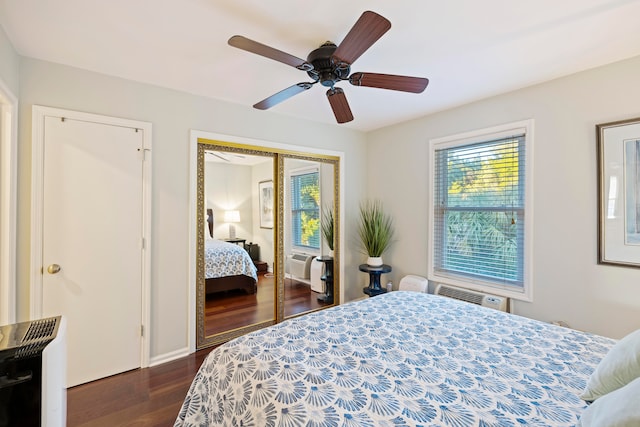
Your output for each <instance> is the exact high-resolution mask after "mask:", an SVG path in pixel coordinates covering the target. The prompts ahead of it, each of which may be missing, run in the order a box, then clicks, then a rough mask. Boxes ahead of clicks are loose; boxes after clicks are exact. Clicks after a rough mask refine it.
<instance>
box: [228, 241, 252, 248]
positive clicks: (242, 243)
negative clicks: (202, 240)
mask: <svg viewBox="0 0 640 427" xmlns="http://www.w3.org/2000/svg"><path fill="white" fill-rule="evenodd" d="M224 241H225V242H227V243H233V244H234V245H238V243H241V245H238V246H242V247H243V248H244V249H246V244H245V243H246V242H247V239H224Z"/></svg>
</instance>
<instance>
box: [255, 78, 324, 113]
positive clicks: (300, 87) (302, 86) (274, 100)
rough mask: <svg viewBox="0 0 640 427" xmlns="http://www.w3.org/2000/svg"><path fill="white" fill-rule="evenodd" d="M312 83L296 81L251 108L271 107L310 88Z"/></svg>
mask: <svg viewBox="0 0 640 427" xmlns="http://www.w3.org/2000/svg"><path fill="white" fill-rule="evenodd" d="M311 86H313V83H306V82H304V83H298V84H295V85H293V86H289V87H288V88H286V89H283V90H281V91H280V92H278V93H276V94H273V95H271V96H270V97H268V98H266V99H263V100H262V101H260V102H258V103H257V104H255V105H254V106H253V108H257V109H258V110H266V109H268V108H271V107H273V106H274V105H277V104H279V103H281V102H282V101H286V100H287V99H289V98H291V97H292V96H294V95H297V94H299V93H301V92H304V91H305V90H308V89H311Z"/></svg>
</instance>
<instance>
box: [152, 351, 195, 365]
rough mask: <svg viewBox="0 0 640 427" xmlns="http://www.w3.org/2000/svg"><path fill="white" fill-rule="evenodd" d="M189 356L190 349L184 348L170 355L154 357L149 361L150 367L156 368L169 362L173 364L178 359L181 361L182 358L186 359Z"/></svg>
mask: <svg viewBox="0 0 640 427" xmlns="http://www.w3.org/2000/svg"><path fill="white" fill-rule="evenodd" d="M189 354H191V353H189V348H188V347H184V348H181V349H178V350H175V351H172V352H169V353H165V354H160V355H158V356H153V357H152V358H151V359H149V367H151V366H156V365H161V364H163V363H167V362H172V361H174V360H176V359H180V358H181V357H186V356H188V355H189Z"/></svg>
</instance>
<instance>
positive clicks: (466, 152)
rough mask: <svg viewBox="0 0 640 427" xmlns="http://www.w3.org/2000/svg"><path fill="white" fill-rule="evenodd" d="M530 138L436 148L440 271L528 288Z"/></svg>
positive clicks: (436, 258)
mask: <svg viewBox="0 0 640 427" xmlns="http://www.w3.org/2000/svg"><path fill="white" fill-rule="evenodd" d="M524 142H525V134H524V131H523V132H522V133H517V134H515V135H509V136H502V137H500V138H497V139H493V140H490V141H483V142H475V143H467V144H463V145H455V146H449V147H446V148H442V149H436V150H435V172H434V179H435V181H434V204H433V206H434V212H433V215H434V229H433V233H434V235H433V238H434V269H435V271H437V272H438V273H440V274H445V275H450V276H458V277H462V278H466V279H469V278H470V279H476V280H481V281H482V282H485V283H489V284H495V285H505V286H509V287H513V286H515V287H519V288H522V287H523V286H524V230H525V227H524V224H525V220H526V218H525V216H524V213H525V209H524V208H525V203H524V201H525V195H524V189H525V182H524V177H525V164H526V162H525V143H524Z"/></svg>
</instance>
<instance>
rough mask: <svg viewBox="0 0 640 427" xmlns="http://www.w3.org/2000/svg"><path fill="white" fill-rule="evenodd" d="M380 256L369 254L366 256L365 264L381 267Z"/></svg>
mask: <svg viewBox="0 0 640 427" xmlns="http://www.w3.org/2000/svg"><path fill="white" fill-rule="evenodd" d="M382 264H383V263H382V257H379V256H370V257H369V258H367V265H368V266H369V267H381V266H382Z"/></svg>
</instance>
